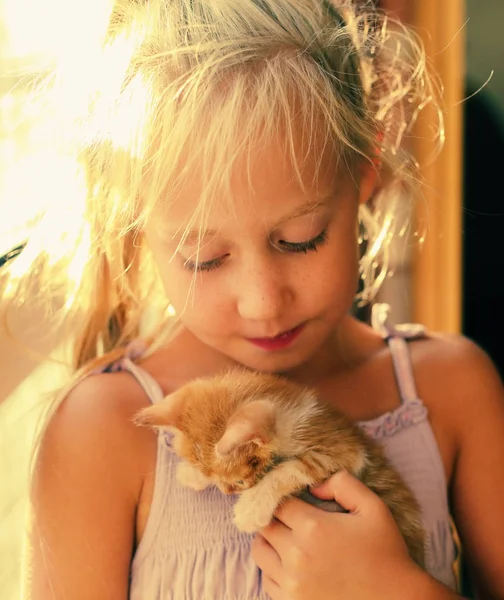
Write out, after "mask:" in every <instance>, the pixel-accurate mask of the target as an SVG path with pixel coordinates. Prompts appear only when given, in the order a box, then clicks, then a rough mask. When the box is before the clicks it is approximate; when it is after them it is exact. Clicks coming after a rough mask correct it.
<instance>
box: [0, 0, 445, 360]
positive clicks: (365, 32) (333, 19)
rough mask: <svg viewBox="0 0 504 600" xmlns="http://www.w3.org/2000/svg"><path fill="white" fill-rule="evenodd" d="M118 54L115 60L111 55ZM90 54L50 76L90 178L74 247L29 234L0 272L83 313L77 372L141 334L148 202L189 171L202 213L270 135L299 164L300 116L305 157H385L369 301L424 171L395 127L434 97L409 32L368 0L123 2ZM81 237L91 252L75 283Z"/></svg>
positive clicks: (369, 226) (147, 284)
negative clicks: (198, 186)
mask: <svg viewBox="0 0 504 600" xmlns="http://www.w3.org/2000/svg"><path fill="white" fill-rule="evenodd" d="M363 5H364V6H363ZM118 49H122V52H123V54H122V58H123V60H122V66H118V63H117V61H116V62H114V61H113V60H112V57H114V56H117V53H118V52H119V50H118ZM99 56H100V59H99V61H97V64H96V66H95V72H94V74H93V73H92V74H91V75H89V74H88V76H87V77H85V81H86V84H85V85H84V84H82V82H81V83H79V82H76V80H75V79H72V78H69V77H68V73H66V74H64V75H62V76H61V75H59V74H56V76H55V77H54V80H53V86H52V89H53V90H59V92H60V93H61V92H62V90H63V91H64V90H67V91H68V90H69V89H71V88H72V86H80V90H81V97H80V101H79V102H75V103H74V104H75V106H74V107H73V108H74V114H72V115H71V118H70V121H69V122H70V123H71V127H70V129H69V127H68V123H67V124H66V130H71V131H72V136H71V138H70V140H69V141H70V142H71V145H72V148H73V150H74V151H76V153H77V156H78V161H79V165H80V166H81V168H82V173H83V174H84V177H85V189H86V193H85V194H84V196H83V198H82V222H81V225H82V227H81V228H80V229H79V230H78V231H76V232H74V238H75V245H74V247H73V250H72V252H70V251H68V248H67V249H66V251H65V253H61V252H60V255H59V256H58V254H57V252H53V253H52V254H51V252H50V251H49V250H48V249H47V248H45V249H42V248H37V247H36V242H37V238H36V237H33V238H31V239H30V240H29V241H28V246H27V248H26V250H25V253H26V256H25V258H24V259H23V260H24V264H25V271H26V273H22V274H21V275H20V276H19V277H17V278H16V277H13V275H12V272H11V273H10V274H9V273H8V272H7V270H4V271H6V272H4V273H3V274H2V275H1V277H2V279H1V280H0V285H2V286H3V289H4V292H5V291H6V289H7V288H6V286H7V285H8V286H9V295H10V297H11V298H12V303H15V301H16V299H20V298H22V299H26V298H27V297H29V294H30V292H33V291H34V286H37V287H38V286H42V287H38V292H39V293H38V297H51V296H52V297H54V295H55V293H56V292H57V293H58V294H60V297H62V298H63V303H64V306H65V311H74V312H78V313H79V314H80V323H82V330H81V333H80V335H78V336H76V338H75V340H74V345H75V358H74V367H75V368H77V369H78V368H80V367H83V366H85V365H88V364H92V365H93V366H95V365H96V364H97V362H96V360H95V359H98V362H103V361H105V360H107V359H110V356H107V353H110V352H112V353H113V354H114V355H115V354H120V353H121V351H122V350H121V349H122V348H123V347H124V346H125V345H126V344H127V343H128V342H129V341H131V340H132V339H133V338H134V337H135V336H137V335H138V333H139V327H140V321H141V317H142V314H143V312H144V310H145V307H146V305H147V304H148V303H149V302H152V298H153V295H154V294H155V293H156V292H155V290H156V289H157V287H156V286H157V285H158V282H157V276H156V272H155V268H154V267H153V265H152V264H151V263H152V261H151V260H150V258H149V254H148V252H147V251H146V250H145V248H144V245H143V244H142V230H143V227H144V225H145V223H146V221H147V219H148V217H149V214H151V212H152V210H153V208H154V207H155V206H156V204H157V203H158V202H166V203H169V202H172V201H173V199H174V198H176V196H177V192H178V190H179V189H181V188H182V187H183V185H184V181H185V180H186V179H187V177H190V176H191V173H192V172H193V171H194V169H196V168H197V169H198V170H199V171H200V172H202V173H203V177H204V180H205V181H206V183H207V185H206V189H205V191H204V196H203V197H202V199H201V202H200V205H199V207H198V209H197V211H196V214H195V215H194V219H197V220H199V221H200V222H201V221H203V222H204V220H205V218H206V215H208V213H209V211H210V210H211V205H212V199H213V198H214V197H215V196H216V191H217V190H224V191H226V190H227V189H228V186H229V181H230V175H231V173H232V172H233V168H234V166H235V164H236V161H237V160H238V158H239V157H243V156H249V155H250V153H251V152H252V151H253V149H254V148H257V147H258V144H259V145H260V144H261V143H264V142H265V141H267V140H269V139H271V138H272V137H273V136H275V135H277V136H278V133H279V132H281V133H282V135H283V139H284V140H285V151H286V155H287V156H290V157H291V159H292V163H293V166H294V167H295V168H296V170H297V173H298V174H299V173H300V172H301V170H300V161H302V160H303V157H299V156H298V155H296V152H295V148H294V139H295V137H296V131H294V127H297V126H298V125H299V123H301V128H300V129H301V131H300V133H301V135H302V137H303V147H304V150H305V151H306V153H307V154H308V153H310V152H313V151H315V150H316V151H319V150H320V144H321V143H322V145H323V146H324V147H325V146H329V147H331V148H332V149H334V150H335V152H336V155H337V157H338V163H339V164H342V165H345V166H346V167H348V169H350V171H351V172H352V171H353V172H357V171H355V169H356V168H358V167H359V165H361V164H362V163H363V162H369V163H370V164H371V165H373V164H374V165H376V161H377V160H379V162H380V173H381V182H382V186H381V190H380V192H379V193H378V194H377V195H376V197H375V198H373V201H372V205H371V206H367V207H363V208H362V209H361V214H360V221H361V227H362V230H363V232H364V234H363V237H364V238H365V239H366V244H365V245H366V251H365V252H363V254H362V258H361V266H360V268H361V275H362V278H363V281H364V289H363V291H362V292H361V294H360V299H361V300H362V301H367V300H369V299H371V298H372V297H373V295H374V294H375V292H376V290H377V288H378V287H379V284H380V281H381V279H382V278H383V274H384V273H385V271H386V262H387V260H386V248H387V244H388V242H389V241H390V238H391V236H392V233H393V230H394V227H393V224H394V210H395V208H394V207H395V202H396V201H397V199H398V198H399V195H398V193H397V190H404V188H405V186H406V187H409V186H411V185H412V184H413V183H414V182H415V181H416V179H417V173H416V165H415V162H414V160H413V159H412V158H411V156H410V155H409V154H408V153H407V152H406V150H405V148H404V144H403V138H404V136H405V134H406V133H407V132H408V131H410V129H411V126H412V124H413V123H414V121H415V119H416V117H417V115H418V113H419V111H420V110H422V109H423V108H424V107H425V106H426V105H427V104H429V103H434V104H435V102H436V100H435V86H434V84H433V83H432V79H431V78H430V76H429V75H428V73H427V68H426V60H425V55H424V51H423V49H422V47H421V44H420V43H419V42H418V40H417V39H416V38H415V36H414V35H413V34H412V33H411V32H409V31H408V30H407V29H406V28H405V27H404V26H402V25H400V24H397V23H391V22H390V20H389V19H388V18H387V17H386V16H385V15H384V14H382V13H380V12H378V11H376V10H375V9H374V8H373V7H372V5H371V4H370V3H369V4H365V3H359V6H358V5H357V3H355V4H354V3H353V2H350V1H347V0H343V1H341V2H338V1H335V2H328V1H324V0H240V1H239V2H237V1H236V0H170V1H167V0H149V1H148V2H147V1H140V0H119V1H118V2H116V5H115V7H114V10H113V12H112V15H111V19H110V26H109V28H108V31H107V35H106V39H105V41H104V43H103V46H102V48H101V53H100V55H99ZM78 76H79V77H84V74H82V73H78ZM74 77H75V75H74ZM86 86H87V87H86ZM62 97H65V96H64V95H63V96H62ZM83 98H85V100H84V101H83ZM67 116H68V115H67ZM297 154H299V152H298V153H297ZM300 184H301V185H303V182H302V181H300ZM72 200H73V199H72ZM79 201H80V200H79V199H76V200H75V202H79ZM38 239H40V238H38ZM79 247H80V248H81V250H82V248H84V249H85V260H81V262H80V263H79V261H77V263H78V264H80V265H81V273H80V278H79V279H78V282H77V284H74V286H73V288H71V286H70V285H69V284H68V277H67V274H68V268H69V265H70V264H72V265H74V267H75V264H76V262H75V256H76V249H77V248H79ZM20 260H21V257H19V258H18V259H16V261H13V268H14V269H15V267H16V263H17V262H18V261H20ZM19 264H20V263H18V269H17V270H18V271H19ZM40 290H42V291H43V292H45V293H43V294H40ZM55 290H56V291H55ZM159 298H162V296H161V294H159ZM168 300H169V299H162V300H161V303H162V302H166V305H168ZM57 308H58V309H61V306H60V305H58V307H57ZM65 314H66V312H65ZM103 355H106V358H104V359H102V358H99V357H100V356H103Z"/></svg>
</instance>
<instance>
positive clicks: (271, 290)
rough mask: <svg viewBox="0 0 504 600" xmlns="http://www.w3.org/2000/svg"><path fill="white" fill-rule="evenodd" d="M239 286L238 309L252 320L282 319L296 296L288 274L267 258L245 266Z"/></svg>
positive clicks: (237, 284)
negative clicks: (258, 263)
mask: <svg viewBox="0 0 504 600" xmlns="http://www.w3.org/2000/svg"><path fill="white" fill-rule="evenodd" d="M236 286H237V298H238V301H237V309H238V313H239V315H240V316H241V317H242V318H243V319H246V320H249V321H263V322H270V323H271V322H281V321H282V320H283V319H282V317H283V313H284V311H285V309H286V308H287V306H288V305H289V303H290V302H291V300H292V297H293V293H292V291H291V289H290V286H289V285H288V284H287V280H286V277H285V274H283V273H281V272H279V270H277V269H274V268H272V266H271V264H270V263H269V262H268V261H265V262H264V263H262V264H261V265H254V266H251V267H249V268H248V269H246V270H245V273H244V274H243V276H242V277H241V278H240V281H237V282H236Z"/></svg>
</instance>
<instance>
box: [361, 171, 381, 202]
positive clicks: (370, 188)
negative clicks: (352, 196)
mask: <svg viewBox="0 0 504 600" xmlns="http://www.w3.org/2000/svg"><path fill="white" fill-rule="evenodd" d="M360 176H361V178H360V182H359V204H366V203H367V202H368V201H369V199H370V198H371V197H372V196H373V194H374V192H375V191H376V189H377V188H378V185H379V182H380V172H379V170H378V168H377V167H376V165H374V164H373V165H370V164H368V163H366V164H364V165H363V166H362V167H361V170H360Z"/></svg>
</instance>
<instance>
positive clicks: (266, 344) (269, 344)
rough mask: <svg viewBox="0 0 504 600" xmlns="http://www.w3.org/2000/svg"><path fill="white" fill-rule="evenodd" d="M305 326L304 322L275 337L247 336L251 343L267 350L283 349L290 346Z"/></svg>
mask: <svg viewBox="0 0 504 600" xmlns="http://www.w3.org/2000/svg"><path fill="white" fill-rule="evenodd" d="M303 328H304V323H303V324H301V325H298V326H297V327H294V329H291V330H290V331H286V332H285V333H281V334H280V335H277V336H276V337H274V338H247V339H248V341H249V342H250V343H251V344H254V346H258V347H259V348H262V349H263V350H267V351H269V352H272V351H274V350H283V349H284V348H287V347H288V346H290V345H291V344H292V343H293V342H294V340H296V338H297V337H298V336H299V334H300V333H301V331H302V330H303Z"/></svg>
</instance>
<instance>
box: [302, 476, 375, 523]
mask: <svg viewBox="0 0 504 600" xmlns="http://www.w3.org/2000/svg"><path fill="white" fill-rule="evenodd" d="M310 491H311V493H312V494H313V495H314V496H316V497H317V498H321V499H323V500H335V501H336V502H337V503H338V504H341V506H342V507H343V508H345V509H346V510H347V511H349V512H351V513H355V512H360V511H361V510H362V508H363V506H365V505H366V504H367V503H368V502H369V500H372V499H373V498H374V494H373V492H372V491H371V490H370V489H369V488H368V487H367V486H366V485H364V484H363V483H362V481H359V480H358V479H356V478H355V477H354V476H353V475H351V474H350V473H349V472H348V471H347V470H345V469H341V471H338V472H337V473H335V474H334V475H333V476H332V477H330V478H329V479H328V480H327V481H325V482H324V483H323V484H322V485H320V486H318V487H314V488H311V490H310Z"/></svg>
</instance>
